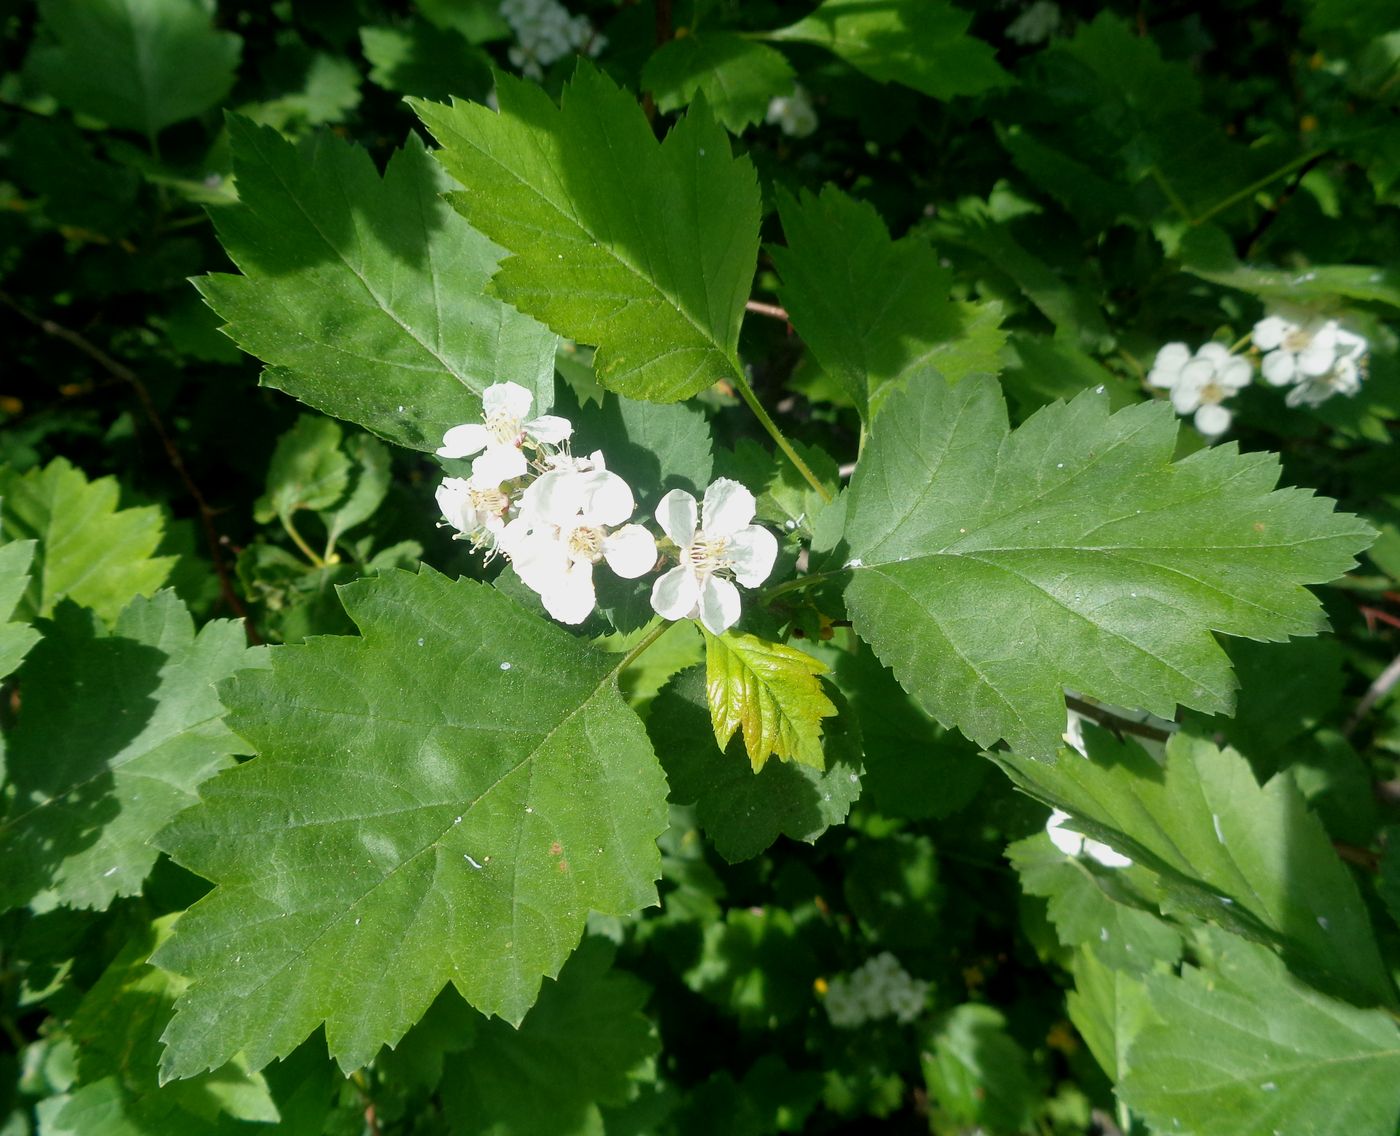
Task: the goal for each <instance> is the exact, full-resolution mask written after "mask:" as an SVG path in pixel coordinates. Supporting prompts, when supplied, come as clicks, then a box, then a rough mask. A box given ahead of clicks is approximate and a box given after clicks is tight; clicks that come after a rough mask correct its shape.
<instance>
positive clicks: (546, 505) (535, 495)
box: [520, 470, 588, 528]
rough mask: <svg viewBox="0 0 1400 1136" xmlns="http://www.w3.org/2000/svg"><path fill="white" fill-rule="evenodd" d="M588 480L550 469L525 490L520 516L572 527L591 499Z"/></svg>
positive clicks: (584, 476)
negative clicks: (586, 502)
mask: <svg viewBox="0 0 1400 1136" xmlns="http://www.w3.org/2000/svg"><path fill="white" fill-rule="evenodd" d="M586 477H587V475H585V474H577V473H570V472H569V471H567V470H551V471H550V472H549V473H546V474H544V475H543V476H542V477H540V479H539V480H538V481H536V482H534V483H533V484H532V485H531V486H530V488H528V489H527V490H525V495H524V497H523V498H522V499H521V502H520V511H521V514H522V515H525V514H528V515H529V516H531V517H533V518H536V519H539V520H544V521H547V522H548V523H550V524H553V525H560V526H568V527H570V528H572V527H573V522H574V521H575V520H576V519H577V518H578V515H579V513H580V512H582V511H583V506H584V502H585V501H586V500H587V497H588V486H587V482H586Z"/></svg>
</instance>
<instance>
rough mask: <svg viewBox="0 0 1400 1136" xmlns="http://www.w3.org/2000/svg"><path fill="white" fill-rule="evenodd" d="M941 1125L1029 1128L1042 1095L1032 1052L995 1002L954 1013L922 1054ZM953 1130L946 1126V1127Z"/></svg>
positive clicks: (1008, 1129) (967, 1004) (995, 1129)
mask: <svg viewBox="0 0 1400 1136" xmlns="http://www.w3.org/2000/svg"><path fill="white" fill-rule="evenodd" d="M920 1064H921V1065H922V1066H923V1070H924V1083H925V1085H927V1086H928V1093H929V1097H930V1098H931V1104H932V1106H933V1118H934V1120H935V1121H936V1122H937V1121H941V1122H942V1123H936V1125H935V1128H936V1129H943V1130H945V1131H947V1130H963V1131H965V1130H967V1129H970V1128H978V1129H984V1130H989V1131H992V1132H1025V1131H1028V1130H1029V1129H1030V1127H1031V1116H1032V1113H1033V1111H1034V1109H1035V1106H1036V1102H1037V1098H1038V1093H1037V1091H1036V1085H1035V1082H1034V1081H1033V1080H1032V1078H1031V1070H1030V1060H1029V1058H1028V1056H1027V1054H1026V1051H1025V1050H1024V1049H1023V1048H1021V1045H1020V1043H1019V1042H1018V1041H1016V1039H1015V1038H1013V1037H1012V1036H1011V1034H1010V1032H1009V1031H1008V1030H1007V1028H1006V1017H1005V1016H1004V1015H1003V1014H1002V1013H1001V1012H1000V1011H999V1010H996V1009H993V1008H992V1007H991V1006H984V1005H981V1004H979V1003H975V1002H964V1003H963V1004H962V1005H961V1006H958V1007H956V1008H954V1009H953V1010H952V1011H950V1012H949V1013H948V1014H947V1015H946V1016H945V1017H944V1018H943V1019H942V1021H941V1022H940V1023H939V1026H938V1029H937V1031H936V1032H935V1033H934V1035H933V1036H932V1038H930V1039H929V1042H928V1043H927V1044H926V1045H925V1046H924V1049H923V1052H922V1054H921V1055H920ZM945 1124H946V1125H947V1126H948V1127H947V1128H943V1126H944V1125H945Z"/></svg>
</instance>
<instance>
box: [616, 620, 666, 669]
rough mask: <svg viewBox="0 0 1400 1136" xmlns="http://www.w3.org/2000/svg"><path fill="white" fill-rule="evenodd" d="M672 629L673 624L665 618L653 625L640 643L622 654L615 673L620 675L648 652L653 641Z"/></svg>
mask: <svg viewBox="0 0 1400 1136" xmlns="http://www.w3.org/2000/svg"><path fill="white" fill-rule="evenodd" d="M670 629H671V624H670V623H668V622H667V621H666V620H664V619H663V620H662V621H661V622H660V623H658V624H657V625H656V626H655V627H653V628H652V629H651V630H650V631H648V632H647V633H646V636H645V637H644V638H643V639H642V641H641V642H640V643H638V644H637V645H636V646H635V647H633V648H632V649H631V650H630V651H628V652H627V654H625V655H623V656H622V661H621V662H620V663H618V664H617V666H615V667H613V674H614V675H620V674H621V673H622V672H623V671H625V670H626V669H627V668H628V667H630V666H631V665H632V664H633V663H635V662H636V661H637V660H638V659H639V658H641V657H642V655H643V654H645V653H646V650H647V648H648V647H650V646H651V645H652V644H653V643H655V642H656V641H657V640H658V639H660V638H661V636H663V635H665V634H666V632H667V631H669V630H670Z"/></svg>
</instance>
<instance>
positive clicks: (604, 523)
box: [500, 453, 656, 623]
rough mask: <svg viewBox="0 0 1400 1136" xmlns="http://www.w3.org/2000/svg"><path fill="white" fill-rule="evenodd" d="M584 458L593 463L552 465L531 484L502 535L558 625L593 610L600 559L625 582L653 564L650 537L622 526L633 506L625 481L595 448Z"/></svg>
mask: <svg viewBox="0 0 1400 1136" xmlns="http://www.w3.org/2000/svg"><path fill="white" fill-rule="evenodd" d="M575 460H577V459H575ZM588 460H589V464H590V465H591V466H592V467H593V468H590V469H588V470H578V469H573V468H560V469H553V470H550V471H549V472H547V473H545V474H543V475H542V476H541V477H540V478H539V479H538V480H537V481H535V482H534V483H533V484H531V485H530V487H529V488H528V489H526V490H525V492H524V494H523V495H522V497H521V500H520V515H519V516H517V517H516V518H515V519H514V520H513V521H511V522H510V523H509V524H507V525H506V526H505V528H504V530H503V531H502V533H501V536H500V546H501V548H502V549H503V550H504V551H505V552H506V553H507V555H509V556H510V558H511V563H512V564H514V566H515V570H516V572H517V573H518V574H519V576H520V578H521V580H523V581H524V582H525V584H526V586H528V587H529V588H531V589H532V590H533V591H535V592H538V593H539V597H540V600H541V601H542V602H543V603H544V607H545V610H546V611H547V612H549V614H550V615H552V616H553V617H554V618H555V619H557V620H559V622H561V623H582V622H583V621H584V620H585V619H587V618H588V616H589V614H590V613H591V612H592V611H593V608H594V606H595V604H596V603H597V595H596V593H595V591H594V586H593V566H594V565H595V564H597V563H598V562H599V561H601V560H606V561H607V564H608V567H609V568H611V569H612V570H613V571H614V572H616V573H617V574H618V575H619V576H621V577H623V578H624V579H628V580H632V579H635V578H636V577H638V576H641V575H644V574H645V573H646V572H648V571H649V570H650V569H651V568H652V566H653V565H654V564H655V563H656V538H655V537H653V536H652V535H651V534H650V533H649V532H647V530H646V529H644V528H642V526H641V525H636V524H623V523H622V522H624V521H626V520H627V519H628V518H629V517H630V516H631V515H632V511H633V509H634V508H635V507H636V504H635V502H634V501H633V498H632V490H631V489H630V488H629V487H628V485H627V482H625V481H623V480H622V478H620V477H619V476H618V475H617V474H615V473H612V472H610V471H609V470H607V469H605V468H603V456H602V454H601V453H595V454H594V455H593V457H592V458H591V459H588ZM618 526H620V527H618Z"/></svg>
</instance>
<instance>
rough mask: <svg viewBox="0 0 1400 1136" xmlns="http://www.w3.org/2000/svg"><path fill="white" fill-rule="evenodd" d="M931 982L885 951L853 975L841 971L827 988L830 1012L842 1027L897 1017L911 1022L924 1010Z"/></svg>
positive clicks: (834, 1022)
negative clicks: (906, 968)
mask: <svg viewBox="0 0 1400 1136" xmlns="http://www.w3.org/2000/svg"><path fill="white" fill-rule="evenodd" d="M928 991H929V984H928V983H927V982H924V981H922V980H921V979H918V978H914V977H913V976H911V975H910V973H909V972H908V971H907V970H905V969H904V967H902V966H900V965H899V959H897V958H895V956H894V955H892V954H890V952H889V951H882V952H881V953H880V954H878V955H876V956H875V957H874V958H870V959H866V961H865V962H863V963H862V964H861V965H860V966H858V967H857V968H856V969H855V970H853V971H851V973H850V974H849V975H846V974H838V975H837V976H836V977H835V978H833V979H832V980H831V984H830V985H829V986H828V987H827V991H826V1015H827V1017H828V1018H830V1019H831V1024H832V1025H834V1026H836V1027H837V1028H838V1029H856V1028H858V1027H860V1026H863V1025H865V1023H866V1022H872V1021H879V1020H880V1019H881V1018H894V1020H895V1021H897V1022H899V1023H900V1024H901V1025H907V1024H908V1023H909V1022H912V1021H913V1020H914V1019H915V1018H917V1017H918V1016H919V1015H920V1014H922V1013H923V1012H924V1006H925V1004H926V1002H927V1001H928Z"/></svg>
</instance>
